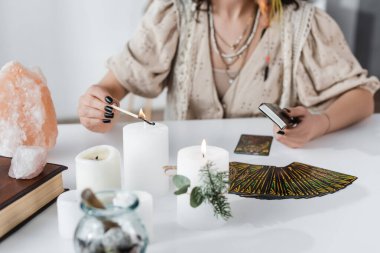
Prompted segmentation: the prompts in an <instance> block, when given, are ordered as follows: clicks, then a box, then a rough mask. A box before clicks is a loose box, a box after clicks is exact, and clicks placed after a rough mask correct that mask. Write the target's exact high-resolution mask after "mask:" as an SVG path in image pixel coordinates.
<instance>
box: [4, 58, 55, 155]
mask: <svg viewBox="0 0 380 253" xmlns="http://www.w3.org/2000/svg"><path fill="white" fill-rule="evenodd" d="M57 135H58V129H57V118H56V114H55V110H54V105H53V101H52V99H51V96H50V92H49V89H48V87H47V85H46V80H45V78H44V76H43V75H42V74H41V73H40V72H39V71H32V70H29V69H27V68H25V67H24V66H23V65H21V64H20V63H17V62H10V63H7V64H6V65H5V66H4V67H3V68H2V69H1V70H0V155H3V156H13V154H14V152H15V150H16V149H17V147H19V146H39V147H43V148H46V149H48V150H49V149H51V148H53V147H54V145H55V142H56V139H57Z"/></svg>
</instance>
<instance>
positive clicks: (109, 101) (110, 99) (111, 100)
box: [105, 96, 113, 105]
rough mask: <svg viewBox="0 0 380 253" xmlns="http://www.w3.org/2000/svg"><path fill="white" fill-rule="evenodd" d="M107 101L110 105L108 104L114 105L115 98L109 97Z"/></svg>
mask: <svg viewBox="0 0 380 253" xmlns="http://www.w3.org/2000/svg"><path fill="white" fill-rule="evenodd" d="M105 100H106V102H107V103H108V104H110V105H111V104H112V103H113V98H111V97H110V96H107V97H106V98H105Z"/></svg>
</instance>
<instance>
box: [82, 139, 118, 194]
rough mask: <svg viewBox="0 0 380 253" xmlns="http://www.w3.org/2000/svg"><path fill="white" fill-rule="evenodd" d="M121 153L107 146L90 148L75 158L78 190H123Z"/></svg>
mask: <svg viewBox="0 0 380 253" xmlns="http://www.w3.org/2000/svg"><path fill="white" fill-rule="evenodd" d="M120 160H121V159H120V152H119V151H118V150H117V149H116V148H114V147H112V146H107V145H102V146H96V147H92V148H89V149H87V150H85V151H83V152H81V153H80V154H78V155H77V156H76V157H75V164H76V183H77V190H78V192H79V194H80V192H81V191H82V190H83V189H85V188H91V189H92V190H93V191H95V192H96V191H104V190H118V189H120V188H121V173H120V165H121V161H120Z"/></svg>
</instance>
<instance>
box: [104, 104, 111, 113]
mask: <svg viewBox="0 0 380 253" xmlns="http://www.w3.org/2000/svg"><path fill="white" fill-rule="evenodd" d="M104 110H106V112H108V113H113V108H112V107H111V106H109V105H106V107H104Z"/></svg>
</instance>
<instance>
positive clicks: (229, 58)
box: [208, 8, 260, 85]
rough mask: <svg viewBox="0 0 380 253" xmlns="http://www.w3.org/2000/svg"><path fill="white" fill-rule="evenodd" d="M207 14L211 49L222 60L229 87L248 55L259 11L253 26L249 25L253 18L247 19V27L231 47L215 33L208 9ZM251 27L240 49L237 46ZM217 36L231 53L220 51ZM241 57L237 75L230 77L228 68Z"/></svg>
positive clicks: (257, 23) (210, 10)
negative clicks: (242, 58)
mask: <svg viewBox="0 0 380 253" xmlns="http://www.w3.org/2000/svg"><path fill="white" fill-rule="evenodd" d="M208 14H209V23H210V35H211V43H212V47H213V49H214V50H215V52H216V53H217V54H218V55H219V56H220V58H221V59H222V61H223V63H224V65H225V67H226V68H225V72H226V74H227V76H228V83H229V84H230V85H231V84H233V83H234V81H235V80H236V79H237V77H238V76H239V74H240V72H241V70H242V68H243V66H244V63H245V60H246V57H247V55H248V49H249V46H250V45H251V43H252V41H253V39H254V37H255V34H256V31H257V28H258V25H259V20H260V10H259V9H258V10H257V14H256V19H255V21H254V24H253V25H251V22H252V19H253V17H251V18H250V19H249V22H248V23H247V26H246V28H245V29H244V31H243V33H242V34H241V35H240V36H239V38H238V39H237V40H236V41H235V42H234V43H233V44H232V45H231V44H229V43H228V42H226V41H225V40H224V39H223V38H222V37H221V36H220V35H219V34H217V33H216V30H215V24H214V15H213V12H212V8H210V9H209V13H208ZM251 26H252V30H251V32H250V34H249V35H248V37H247V39H246V41H245V43H244V44H242V45H241V47H239V45H240V44H241V43H242V41H243V38H244V37H245V35H246V33H247V31H248V30H249V27H251ZM217 35H218V37H219V38H220V40H221V41H222V42H223V43H224V44H226V45H227V46H228V47H229V48H230V49H231V50H232V51H233V53H225V52H223V51H222V50H221V47H220V45H219V44H218V42H217V40H216V36H217ZM243 56H244V60H243V61H242V64H241V66H240V67H239V69H238V71H237V73H236V74H235V75H231V73H230V72H229V70H230V67H231V66H232V65H234V64H235V63H236V62H237V61H238V60H239V59H240V58H241V57H243Z"/></svg>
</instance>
